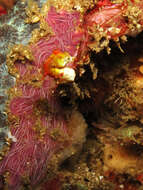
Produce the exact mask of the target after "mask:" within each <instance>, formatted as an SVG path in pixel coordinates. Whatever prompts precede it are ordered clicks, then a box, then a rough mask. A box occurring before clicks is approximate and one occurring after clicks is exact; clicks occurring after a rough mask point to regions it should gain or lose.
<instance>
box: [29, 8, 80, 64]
mask: <svg viewBox="0 0 143 190" xmlns="http://www.w3.org/2000/svg"><path fill="white" fill-rule="evenodd" d="M45 19H46V22H47V23H48V24H49V26H50V27H51V28H52V30H53V32H54V35H53V36H52V37H51V38H50V39H48V38H46V37H45V38H42V39H41V40H39V41H38V42H37V44H34V45H33V46H32V51H33V54H34V57H35V63H36V65H37V66H40V65H41V64H42V63H43V62H44V60H45V59H46V58H47V57H48V56H49V55H51V54H52V52H53V51H54V50H56V49H59V50H61V51H63V52H64V51H66V52H68V53H69V54H70V55H71V56H76V54H77V51H78V47H77V46H78V45H79V44H80V41H81V40H82V37H83V32H82V31H81V29H80V26H81V23H80V13H79V12H77V11H75V12H72V13H69V12H67V11H59V12H56V9H55V8H54V7H51V9H50V10H49V12H48V14H47V16H46V18H45Z"/></svg>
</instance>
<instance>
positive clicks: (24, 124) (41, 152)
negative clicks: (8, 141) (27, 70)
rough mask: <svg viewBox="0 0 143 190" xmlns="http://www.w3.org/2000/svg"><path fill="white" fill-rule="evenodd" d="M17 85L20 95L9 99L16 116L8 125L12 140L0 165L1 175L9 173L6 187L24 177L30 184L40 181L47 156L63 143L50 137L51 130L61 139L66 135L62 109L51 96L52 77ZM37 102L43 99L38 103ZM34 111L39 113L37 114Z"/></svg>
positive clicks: (23, 179) (9, 187) (13, 113)
mask: <svg viewBox="0 0 143 190" xmlns="http://www.w3.org/2000/svg"><path fill="white" fill-rule="evenodd" d="M17 87H18V90H21V91H22V96H17V97H15V98H13V99H12V101H11V103H10V112H11V114H12V115H14V116H17V117H18V121H15V122H14V123H13V124H12V126H11V133H12V135H13V136H14V137H15V139H16V142H13V143H12V147H11V149H10V151H9V152H8V153H7V155H6V156H5V158H4V159H3V160H2V162H1V165H0V173H1V174H4V173H5V172H9V176H8V179H7V183H8V184H7V186H8V189H9V190H13V189H14V190H17V189H19V188H20V186H21V185H22V183H23V181H24V182H25V180H28V182H29V183H30V185H31V186H32V187H34V186H35V185H36V184H38V183H40V181H41V180H42V179H43V177H44V176H45V175H46V172H47V163H48V162H49V160H50V158H51V156H52V155H53V154H54V153H55V152H57V150H59V148H60V147H61V146H62V145H63V143H64V140H63V141H62V142H60V141H58V140H55V139H53V138H52V137H51V133H52V131H54V129H56V130H57V129H58V132H59V134H60V135H61V136H62V139H64V137H65V136H66V137H67V136H68V130H67V127H66V126H67V123H66V121H65V118H64V116H63V114H62V113H63V112H62V108H61V106H60V104H59V102H58V98H57V97H55V96H54V95H53V91H54V89H55V88H56V84H55V81H54V79H53V78H51V77H49V76H47V77H46V78H45V80H44V81H43V84H42V85H41V87H33V86H31V85H28V84H19V85H18V86H17ZM39 102H40V103H42V102H43V104H42V106H41V104H39ZM40 106H41V107H40ZM37 110H38V111H39V112H41V114H39V115H38V116H37ZM39 112H38V113H39ZM37 125H38V128H36V129H35V128H34V127H37ZM40 129H42V130H44V131H45V132H44V134H43V136H42V137H41V136H40V132H39V131H38V130H40Z"/></svg>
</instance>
